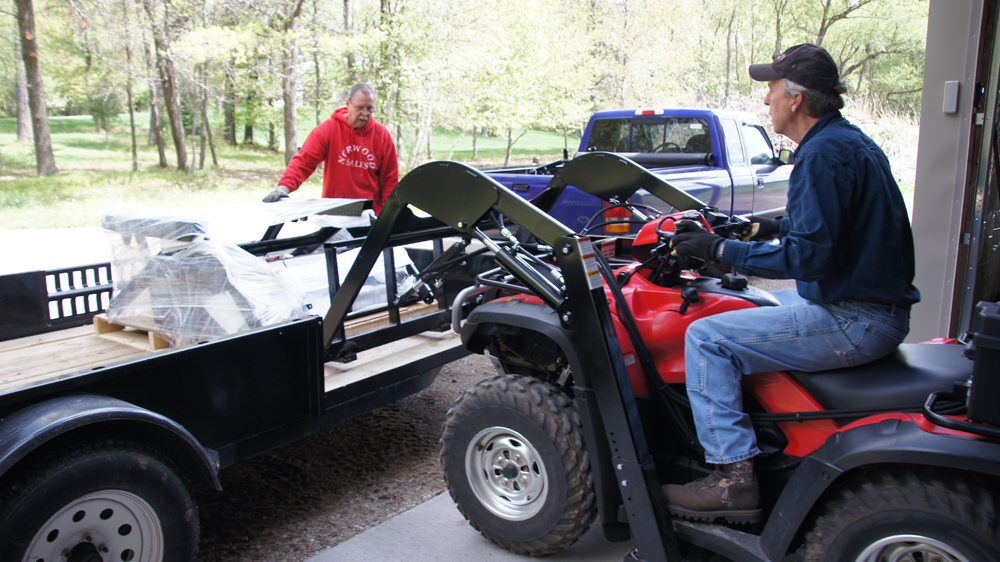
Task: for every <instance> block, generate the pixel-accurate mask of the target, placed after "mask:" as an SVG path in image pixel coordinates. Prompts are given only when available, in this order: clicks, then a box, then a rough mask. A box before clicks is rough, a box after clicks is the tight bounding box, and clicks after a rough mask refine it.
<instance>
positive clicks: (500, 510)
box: [465, 427, 548, 521]
mask: <svg viewBox="0 0 1000 562" xmlns="http://www.w3.org/2000/svg"><path fill="white" fill-rule="evenodd" d="M465 475H466V478H468V480H469V485H470V486H471V488H472V492H473V493H474V494H475V495H476V498H477V499H479V502H480V503H482V504H483V506H485V507H486V509H488V510H490V511H491V512H492V513H493V514H494V515H497V516H499V517H502V518H504V519H506V520H508V521H524V520H526V519H531V518H532V517H534V516H535V515H537V514H538V512H539V511H541V509H542V507H543V506H544V505H545V495H546V491H547V490H548V482H547V476H546V474H545V464H544V463H543V462H542V458H541V455H540V454H539V453H538V451H537V450H536V449H535V447H534V446H532V445H531V443H530V442H529V441H528V440H527V439H525V438H524V437H523V436H522V435H521V434H520V433H518V432H516V431H514V430H512V429H508V428H506V427H490V428H487V429H484V430H482V431H480V432H479V433H477V434H476V436H475V437H474V438H473V439H472V441H470V442H469V447H468V448H467V449H466V452H465Z"/></svg>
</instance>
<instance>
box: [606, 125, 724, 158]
mask: <svg viewBox="0 0 1000 562" xmlns="http://www.w3.org/2000/svg"><path fill="white" fill-rule="evenodd" d="M710 130H711V129H710V127H709V124H708V120H707V119H705V118H703V117H659V118H657V117H652V118H650V117H640V118H636V119H597V120H595V121H594V124H593V125H592V126H591V129H590V142H589V143H588V144H587V150H588V151H596V150H605V151H609V152H640V153H654V152H673V153H679V152H684V153H701V152H705V153H709V152H712V135H711V133H710Z"/></svg>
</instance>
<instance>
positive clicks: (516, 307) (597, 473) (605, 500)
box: [462, 300, 631, 542]
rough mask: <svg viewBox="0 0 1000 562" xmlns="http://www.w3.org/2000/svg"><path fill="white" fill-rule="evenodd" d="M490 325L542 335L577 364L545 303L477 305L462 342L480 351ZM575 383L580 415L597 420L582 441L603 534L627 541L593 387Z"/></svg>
mask: <svg viewBox="0 0 1000 562" xmlns="http://www.w3.org/2000/svg"><path fill="white" fill-rule="evenodd" d="M490 325H500V326H509V327H514V328H522V329H524V330H528V331H534V332H538V333H540V334H543V335H545V336H547V337H549V338H550V339H552V341H554V342H555V343H556V345H558V346H559V348H560V349H561V350H562V352H563V353H564V354H565V358H566V361H567V362H568V363H569V365H570V368H572V367H573V365H579V364H580V359H579V354H578V352H577V349H576V347H575V343H574V342H573V339H572V334H571V333H570V332H569V331H567V330H566V329H564V328H563V326H562V322H561V321H560V320H559V315H558V314H557V313H556V312H555V311H554V310H552V309H551V308H549V307H548V306H545V305H543V304H535V303H530V302H524V301H520V300H505V301H492V302H488V303H486V304H483V305H480V306H478V307H476V308H475V310H473V311H472V312H471V313H469V317H468V318H467V319H466V321H465V324H464V325H463V326H462V344H463V345H464V346H465V347H466V348H467V349H468V350H470V351H472V352H473V353H483V351H484V350H485V348H486V346H487V345H489V343H490V338H489V336H488V334H486V332H487V331H488V327H489V326H490ZM581 343H582V342H581ZM574 384H575V386H574V387H573V392H574V394H575V396H576V402H577V407H578V408H579V409H580V410H581V414H583V412H582V410H583V409H587V410H588V411H589V412H590V413H589V415H585V418H588V419H590V420H592V421H594V422H597V423H585V424H584V426H583V431H584V442H585V443H586V446H587V448H588V450H589V453H590V466H591V470H592V471H593V474H594V492H595V494H596V498H597V510H598V514H599V517H600V520H601V526H602V529H603V531H604V536H605V538H607V539H608V540H609V541H612V542H620V541H625V540H628V539H629V538H631V534H630V531H629V526H628V524H626V523H623V522H620V521H619V517H618V509H619V506H621V505H622V504H623V500H622V496H621V492H620V491H619V489H618V482H617V480H615V474H614V471H613V470H612V467H610V466H605V463H604V462H602V461H605V460H607V459H610V458H612V457H611V449H610V447H609V445H608V441H607V439H605V438H604V435H605V431H604V424H603V422H601V416H600V415H599V413H598V412H597V398H596V397H595V395H594V389H593V388H582V387H580V386H579V385H580V381H579V377H576V378H574Z"/></svg>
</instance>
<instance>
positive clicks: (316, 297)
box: [271, 247, 417, 316]
mask: <svg viewBox="0 0 1000 562" xmlns="http://www.w3.org/2000/svg"><path fill="white" fill-rule="evenodd" d="M360 252H361V249H360V248H354V249H352V250H347V251H345V252H342V253H339V254H337V271H338V272H339V277H340V282H341V283H343V282H344V280H345V279H346V278H347V272H348V271H350V269H351V266H352V265H353V264H354V260H355V259H357V257H358V254H359V253H360ZM382 260H383V255H381V254H380V255H379V257H378V260H376V262H375V265H374V266H373V267H372V270H371V272H370V273H369V274H368V279H366V280H365V284H364V285H363V286H362V287H361V291H360V292H359V293H358V296H357V298H355V299H354V306H352V307H351V312H352V313H358V312H364V311H367V310H371V309H375V308H379V307H383V306H385V305H386V304H387V295H386V281H385V265H384V264H383V261H382ZM392 261H393V265H394V266H395V271H396V293H397V294H403V293H405V292H406V291H408V290H409V289H410V287H412V286H413V285H414V284H416V282H417V278H416V277H415V276H414V275H412V273H411V272H413V271H415V269H414V264H413V260H411V259H410V255H409V254H408V253H407V251H406V249H405V248H402V247H397V248H393V255H392ZM271 264H272V266H273V267H275V268H278V269H281V270H284V271H286V272H288V273H290V274H291V275H292V276H294V277H295V279H297V280H298V281H299V282H300V283H301V284H302V288H303V290H304V291H305V302H306V303H307V307H308V308H309V310H310V312H311V313H312V314H315V315H317V316H326V313H327V311H328V310H329V309H330V283H329V277H328V275H327V264H326V257H325V255H323V254H312V255H308V256H300V257H295V258H290V259H282V260H276V261H274V262H271Z"/></svg>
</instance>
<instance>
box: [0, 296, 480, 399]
mask: <svg viewBox="0 0 1000 562" xmlns="http://www.w3.org/2000/svg"><path fill="white" fill-rule="evenodd" d="M436 309H437V307H436V305H433V304H431V305H425V304H417V305H413V306H409V307H405V308H404V309H400V317H401V319H402V320H403V321H405V320H407V319H410V318H416V317H419V316H421V315H422V314H424V313H427V312H432V311H434V310H436ZM388 321H389V319H388V314H387V313H385V312H382V313H378V314H372V315H369V316H363V317H361V318H357V319H354V320H352V321H350V322H348V323H347V324H346V325H345V330H346V331H347V333H348V335H354V334H358V333H361V332H366V331H369V330H376V329H378V328H381V327H384V326H385V325H387V324H388ZM461 344H462V342H461V338H460V337H459V336H458V334H456V333H454V332H452V331H450V330H449V331H447V332H424V333H421V334H417V335H415V336H410V337H408V338H404V339H401V340H398V341H394V342H390V343H387V344H385V345H383V346H380V347H378V348H375V349H370V350H367V351H363V352H361V353H359V354H358V358H357V360H355V361H352V362H350V363H336V362H331V363H327V364H326V365H325V368H324V372H325V373H324V379H325V389H326V391H327V392H329V391H331V390H333V389H336V388H341V387H344V386H347V385H349V384H352V383H354V382H357V381H359V380H363V379H366V378H368V377H372V376H375V375H378V374H379V373H383V372H386V371H389V370H391V369H394V368H396V367H401V366H403V365H406V364H409V363H413V362H414V361H417V360H419V359H422V358H424V357H429V356H432V355H435V354H437V353H441V352H444V351H448V350H450V349H453V348H456V347H459V346H461ZM166 345H167V344H166V342H165V341H164V340H163V339H162V338H158V337H157V336H156V335H155V334H152V333H147V332H146V331H144V330H136V329H134V328H127V327H124V326H120V325H117V324H114V323H110V322H108V321H107V319H106V318H104V317H103V315H101V316H98V317H96V318H95V319H94V324H93V325H87V326H80V327H76V328H68V329H65V330H59V331H55V332H48V333H45V334H40V335H35V336H28V337H24V338H18V339H14V340H9V341H4V342H0V394H6V393H7V392H10V391H12V390H14V389H18V388H23V387H25V386H32V385H36V384H39V383H41V382H44V381H47V380H50V379H57V378H60V377H63V376H67V375H72V374H74V373H78V372H81V371H87V370H91V369H94V368H97V367H103V366H107V365H111V364H113V363H117V362H119V361H125V360H129V359H133V358H136V357H139V356H142V355H146V354H150V353H156V352H159V351H161V350H162V349H165V348H166Z"/></svg>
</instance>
